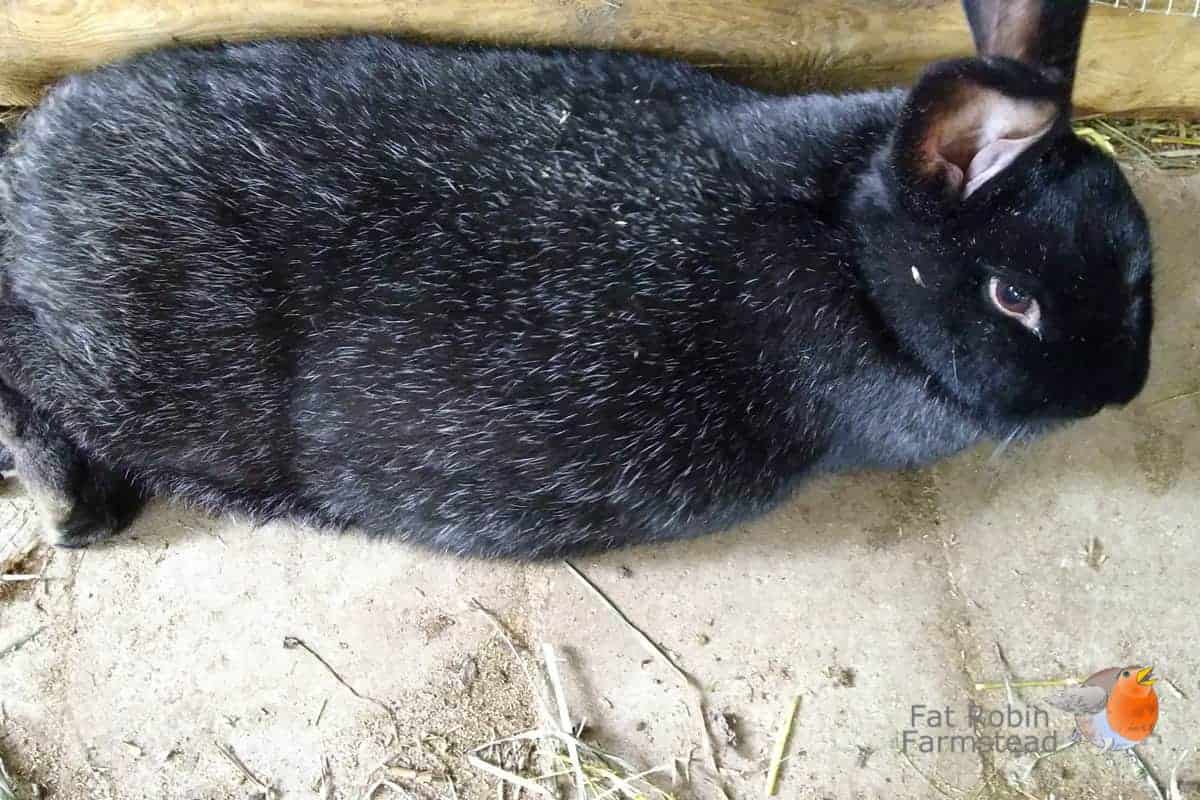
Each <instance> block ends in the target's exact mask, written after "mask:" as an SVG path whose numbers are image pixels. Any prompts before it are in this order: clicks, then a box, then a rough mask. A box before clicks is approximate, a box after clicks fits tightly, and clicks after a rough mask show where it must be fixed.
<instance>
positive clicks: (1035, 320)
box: [988, 278, 1042, 333]
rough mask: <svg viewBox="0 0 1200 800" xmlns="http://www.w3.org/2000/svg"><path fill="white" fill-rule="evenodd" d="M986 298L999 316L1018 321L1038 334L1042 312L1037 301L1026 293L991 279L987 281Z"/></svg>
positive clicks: (1004, 282) (997, 279) (999, 280)
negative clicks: (998, 311)
mask: <svg viewBox="0 0 1200 800" xmlns="http://www.w3.org/2000/svg"><path fill="white" fill-rule="evenodd" d="M988 297H989V298H990V299H991V301H992V304H993V305H995V306H996V308H997V309H999V310H1000V313H1001V314H1004V315H1005V316H1006V317H1012V318H1013V319H1015V320H1017V321H1019V322H1020V323H1021V324H1022V325H1024V326H1025V327H1026V328H1028V329H1029V330H1031V331H1033V332H1034V333H1038V332H1039V325H1040V323H1041V321H1042V312H1041V309H1040V308H1039V307H1038V302H1037V300H1034V299H1033V296H1032V295H1030V294H1029V293H1028V292H1026V291H1024V290H1023V289H1020V288H1018V287H1016V286H1013V285H1012V284H1011V283H1007V282H1006V281H1003V280H1001V279H1000V278H992V279H991V280H990V281H988Z"/></svg>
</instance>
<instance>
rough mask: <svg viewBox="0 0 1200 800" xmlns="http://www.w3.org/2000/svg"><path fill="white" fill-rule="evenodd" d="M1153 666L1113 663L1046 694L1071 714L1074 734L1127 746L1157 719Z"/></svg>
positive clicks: (1100, 742)
mask: <svg viewBox="0 0 1200 800" xmlns="http://www.w3.org/2000/svg"><path fill="white" fill-rule="evenodd" d="M1153 671H1154V667H1113V668H1112V669H1105V670H1101V671H1100V672H1097V673H1096V674H1095V675H1093V676H1091V677H1090V678H1088V679H1087V680H1086V681H1084V682H1083V683H1082V684H1080V685H1079V686H1074V687H1072V688H1070V689H1065V690H1063V691H1061V692H1059V693H1057V694H1055V695H1051V696H1050V697H1048V698H1046V702H1047V703H1048V704H1050V705H1052V706H1054V707H1055V708H1059V709H1062V710H1063V711H1068V712H1070V713H1072V714H1074V715H1075V726H1076V731H1075V738H1076V739H1083V740H1086V741H1089V742H1091V743H1092V744H1094V745H1096V746H1097V747H1100V748H1102V749H1104V750H1128V749H1130V748H1131V747H1134V746H1135V745H1137V744H1138V743H1139V742H1141V741H1142V740H1143V739H1145V738H1146V737H1147V736H1149V735H1150V732H1151V731H1153V730H1154V724H1155V723H1156V722H1158V695H1157V694H1156V693H1155V691H1154V682H1155V681H1156V680H1158V679H1157V678H1154V677H1151V675H1152V673H1153Z"/></svg>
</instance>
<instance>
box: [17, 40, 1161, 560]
mask: <svg viewBox="0 0 1200 800" xmlns="http://www.w3.org/2000/svg"><path fill="white" fill-rule="evenodd" d="M976 63H977V64H978V65H980V66H978V67H976V68H977V69H983V70H987V69H989V67H988V66H987V64H986V62H976ZM1006 63H1007V65H1004V64H1001V62H995V63H994V64H993V66H994V67H995V68H997V69H1000V70H1008V71H1009V72H1013V73H1015V74H1016V75H1017V77H1018V79H1019V78H1020V76H1021V75H1022V73H1021V70H1022V69H1025V74H1026V77H1027V78H1028V82H1029V85H1030V86H1033V87H1035V88H1036V86H1037V85H1039V84H1038V81H1040V80H1042V78H1040V77H1039V76H1038V75H1037V74H1035V73H1034V71H1033V70H1030V69H1028V68H1024V67H1022V65H1019V64H1016V63H1015V62H1006ZM938 79H939V78H938V75H931V78H929V79H927V81H929V80H938ZM930 85H932V84H928V83H927V84H926V86H927V87H928V86H930ZM935 88H936V87H935ZM918 91H920V90H918ZM914 96H915V95H914ZM907 98H908V95H907V94H906V93H904V92H900V91H896V92H888V93H868V94H859V95H851V96H846V97H840V98H834V97H827V96H807V97H793V98H776V97H768V96H764V95H761V94H758V93H756V92H753V91H751V90H749V89H745V88H740V87H736V86H732V85H729V84H726V83H723V82H721V81H720V80H717V79H715V78H713V77H711V76H709V75H707V74H705V73H703V72H701V71H698V70H696V69H693V68H690V67H687V66H683V65H679V64H674V63H669V62H664V61H659V60H654V59H649V58H643V57H638V56H632V55H621V54H612V53H598V52H530V51H514V50H488V49H476V48H434V47H427V46H420V45H415V44H410V43H405V42H401V41H396V40H391V39H386V38H375V37H364V38H350V39H339V40H330V41H310V42H271V43H261V44H248V45H236V46H227V47H217V48H211V49H180V50H172V51H165V52H159V53H153V54H150V55H146V56H142V57H139V58H136V59H134V60H132V61H129V62H127V63H123V64H118V65H115V66H111V67H106V68H103V69H100V70H97V71H95V72H92V73H89V74H86V75H79V76H75V77H71V78H68V79H66V80H65V81H64V82H62V83H61V84H60V85H58V86H57V87H56V88H55V89H53V91H51V93H50V94H49V96H48V97H47V99H46V100H45V102H44V103H43V104H42V105H41V106H40V107H39V108H38V109H37V110H36V111H34V112H33V113H32V114H31V115H30V116H29V118H28V119H26V120H25V121H24V123H23V124H22V126H21V128H20V132H19V136H18V140H17V143H16V144H15V146H14V147H13V148H12V149H11V150H10V152H9V153H8V155H7V157H5V158H4V160H3V163H2V166H0V220H2V223H0V228H2V229H3V233H2V234H0V235H3V236H4V240H3V250H2V251H0V268H2V277H0V280H2V281H3V286H2V301H0V302H2V305H0V378H2V380H3V382H4V383H5V384H6V385H7V387H8V390H9V391H10V392H12V393H13V394H14V395H16V396H19V398H21V400H18V401H13V402H12V403H7V404H6V406H8V407H9V408H8V410H9V412H10V416H12V415H13V414H16V417H17V418H20V417H21V414H23V413H27V414H34V415H36V416H37V418H38V419H40V420H42V421H43V423H44V425H45V426H48V433H47V434H46V435H42V436H40V437H29V436H23V435H22V434H21V430H24V428H22V427H21V425H20V424H18V423H19V419H18V422H12V421H10V423H9V424H5V425H0V439H2V440H3V441H4V443H5V445H7V446H8V447H9V448H10V449H14V450H15V451H17V452H18V456H17V462H18V471H19V473H20V474H21V476H22V477H23V478H25V477H27V476H26V475H25V471H24V470H22V466H21V464H22V459H21V457H20V455H19V452H20V451H21V450H22V449H25V450H31V449H32V450H37V449H38V447H39V446H41V447H49V448H50V450H51V451H53V452H61V453H68V454H72V455H71V457H74V454H78V457H79V458H80V459H82V460H83V461H85V462H86V463H87V464H88V465H90V469H91V470H93V471H94V472H95V473H96V474H100V475H103V476H105V477H104V478H103V479H100V480H93V481H92V484H96V485H99V486H100V488H99V489H95V490H93V491H91V493H90V494H88V493H86V492H82V493H81V492H79V491H76V490H73V489H71V488H70V487H67V488H65V489H63V487H60V489H61V490H62V491H60V494H65V495H66V497H67V498H68V499H69V500H71V501H72V502H73V503H74V504H75V505H76V506H78V505H82V506H85V507H87V508H99V509H100V511H99V512H95V513H93V514H92V515H93V516H98V517H100V518H102V519H103V520H106V522H105V523H104V524H102V525H97V526H94V530H93V529H92V528H89V526H87V525H84V526H83V530H82V531H81V530H79V529H78V528H79V526H75V528H72V529H71V530H70V531H65V530H63V527H64V526H63V525H61V524H60V525H58V532H59V535H60V536H62V537H63V538H64V539H66V540H67V541H68V542H70V543H82V542H85V541H87V540H88V539H89V538H94V537H95V534H97V532H99V533H105V532H107V531H109V530H111V529H112V528H113V527H114V526H115V525H114V523H116V526H119V524H123V523H124V522H125V521H127V520H128V518H129V517H130V516H131V515H132V514H133V513H136V507H137V505H138V504H139V503H140V497H141V493H142V492H163V493H168V494H171V495H176V496H183V497H185V498H190V499H192V500H195V501H199V502H200V503H203V504H205V505H207V506H209V507H212V508H215V509H219V510H236V511H240V512H245V513H250V514H252V515H254V516H256V517H260V518H261V517H276V516H299V517H303V518H307V519H309V520H312V521H315V522H318V523H320V524H324V525H330V526H348V525H354V526H360V527H362V528H364V529H366V530H367V531H369V532H372V533H375V534H378V535H384V536H395V537H399V538H405V539H411V540H414V541H418V542H422V543H424V544H427V545H430V546H432V547H435V548H440V549H445V550H450V551H454V552H457V553H472V554H480V555H488V556H517V557H541V556H550V555H553V554H559V553H564V552H568V551H572V550H577V549H580V548H603V547H612V546H618V545H623V544H627V543H635V542H646V541H652V540H660V539H671V538H676V537H681V536H690V535H695V534H700V533H703V532H706V531H711V530H714V529H718V528H721V527H724V526H727V525H729V524H730V523H732V522H734V521H735V520H738V519H740V518H743V517H746V516H748V515H753V514H757V513H759V512H761V511H763V510H764V509H766V508H768V507H769V506H770V505H771V504H773V503H775V502H776V501H777V500H779V499H780V498H781V497H783V496H784V495H785V494H786V492H787V490H788V489H789V488H790V487H792V486H793V485H794V484H795V483H796V481H797V480H798V479H800V478H802V477H804V476H806V475H809V474H812V473H814V472H816V471H821V470H829V469H845V468H858V467H863V466H884V467H906V466H912V465H917V464H922V463H925V462H928V461H930V460H932V459H936V458H939V457H942V456H945V455H947V454H949V453H953V452H955V451H957V450H960V449H962V448H964V447H967V446H969V445H971V444H973V443H975V442H978V441H980V440H982V439H986V438H1006V437H1010V436H1022V435H1026V434H1032V433H1034V432H1037V431H1039V430H1042V429H1043V428H1045V427H1047V426H1049V425H1052V424H1054V423H1056V422H1058V421H1060V420H1063V419H1065V418H1071V417H1077V416H1082V415H1086V414H1090V413H1093V412H1095V411H1096V410H1098V409H1099V408H1100V407H1101V406H1103V405H1105V404H1109V403H1123V402H1126V401H1128V400H1129V399H1130V398H1131V397H1133V396H1134V395H1135V394H1136V393H1137V392H1138V391H1139V389H1140V388H1141V385H1142V383H1143V381H1144V377H1145V372H1146V366H1147V346H1148V339H1149V331H1150V297H1149V281H1150V276H1149V243H1148V236H1147V232H1146V225H1145V221H1144V218H1143V215H1142V213H1141V211H1140V209H1139V207H1138V205H1137V203H1136V201H1135V200H1134V198H1133V196H1132V194H1131V193H1130V191H1129V189H1128V187H1127V185H1126V183H1125V181H1124V180H1123V178H1122V177H1121V174H1120V172H1119V171H1118V170H1117V168H1116V167H1115V166H1114V165H1113V163H1112V162H1111V161H1110V160H1108V159H1107V158H1105V157H1104V156H1102V155H1100V154H1099V153H1097V152H1096V151H1095V150H1093V149H1091V148H1089V147H1088V146H1086V145H1084V144H1082V143H1081V142H1079V141H1078V140H1076V139H1075V138H1074V137H1073V136H1072V135H1071V134H1070V132H1069V130H1068V129H1067V128H1066V126H1065V125H1059V126H1058V127H1057V128H1056V129H1055V131H1054V132H1053V133H1052V134H1051V135H1050V136H1049V138H1048V140H1047V141H1046V143H1045V144H1043V145H1042V146H1041V147H1040V148H1039V149H1038V151H1037V152H1036V153H1033V154H1032V155H1030V156H1029V157H1028V158H1026V159H1025V160H1024V161H1021V162H1018V164H1017V165H1014V167H1013V168H1011V169H1009V170H1008V171H1007V172H1006V173H1005V174H1004V175H1003V176H1002V178H999V179H996V180H994V181H993V182H992V183H991V184H989V185H988V186H987V187H985V190H984V191H982V192H981V193H978V194H975V195H973V196H972V197H970V198H968V200H966V201H963V202H961V203H953V202H949V201H945V200H943V199H931V198H928V197H926V198H924V199H922V197H923V196H922V195H921V192H922V191H923V190H922V189H921V188H920V183H921V181H919V180H915V181H914V180H912V179H910V176H909V175H908V174H906V171H908V170H910V169H911V168H910V167H907V166H904V165H905V164H908V163H909V161H910V160H911V159H907V158H905V157H900V156H899V155H897V150H896V148H897V147H898V145H897V144H896V142H897V141H900V140H898V139H897V133H896V132H897V130H898V126H900V125H902V124H913V125H918V126H919V125H920V124H921V120H922V119H923V117H922V110H921V108H914V107H913V106H912V104H909V105H907V106H906V101H907ZM906 121H907V122H906ZM904 141H908V140H904ZM912 141H914V142H919V141H921V139H920V136H916V137H915V138H914V139H913V140H912ZM914 266H915V267H918V268H919V272H920V274H921V276H922V278H923V284H924V285H920V284H918V283H917V282H915V280H914V278H913V277H912V275H913V273H912V268H913V267H914ZM994 274H1000V275H1007V276H1014V277H1015V278H1019V279H1020V280H1024V281H1028V282H1029V283H1032V284H1033V285H1034V286H1035V288H1036V290H1037V291H1038V298H1039V301H1040V302H1041V303H1043V305H1044V306H1045V307H1046V308H1045V311H1046V327H1045V330H1044V331H1043V333H1042V338H1041V339H1038V338H1036V337H1035V336H1033V335H1031V334H1030V332H1029V331H1027V330H1025V329H1023V328H1021V327H1020V325H1019V324H1018V323H1016V322H1014V320H1012V319H1009V318H1007V317H1004V316H1002V315H1000V314H999V313H997V312H996V310H995V309H994V308H992V307H991V305H989V303H988V301H987V300H986V298H985V296H984V287H985V285H986V282H987V280H988V278H989V276H991V275H994ZM24 402H27V403H28V405H29V408H28V409H26V411H25V412H22V411H20V409H21V408H24V407H25V406H24V405H23V403H24ZM13 409H16V410H13ZM48 440H53V441H54V442H57V444H54V443H52V444H49V445H46V444H45V443H46V442H47V441H48ZM39 442H41V443H42V444H41V445H39V444H38V443H39ZM126 479H128V480H129V481H132V483H133V484H136V486H138V487H140V488H139V489H138V490H134V489H133V488H132V486H130V485H129V484H127V483H126ZM74 480H78V478H75V479H74ZM85 495H86V496H85Z"/></svg>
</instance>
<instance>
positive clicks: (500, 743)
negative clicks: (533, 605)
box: [466, 601, 676, 800]
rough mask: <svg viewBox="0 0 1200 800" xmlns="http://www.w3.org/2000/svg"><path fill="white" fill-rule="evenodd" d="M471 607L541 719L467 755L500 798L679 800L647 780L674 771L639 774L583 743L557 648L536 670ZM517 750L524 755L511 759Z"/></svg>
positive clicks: (546, 651) (500, 629)
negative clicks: (514, 668) (508, 658)
mask: <svg viewBox="0 0 1200 800" xmlns="http://www.w3.org/2000/svg"><path fill="white" fill-rule="evenodd" d="M472 605H473V606H474V607H475V609H476V610H478V611H479V612H480V613H482V614H484V615H485V616H486V617H487V618H488V620H489V621H490V622H491V623H492V626H493V627H494V628H495V630H496V632H497V633H498V634H499V636H500V637H501V638H502V639H503V640H504V642H505V643H506V644H507V645H508V647H509V648H510V649H511V650H512V653H513V655H514V657H516V659H517V663H518V664H519V665H520V667H521V670H522V671H523V672H524V675H525V679H526V681H527V682H528V683H529V685H530V688H531V690H532V694H533V696H534V697H535V698H536V702H537V704H538V709H539V712H540V717H541V719H542V724H541V725H540V726H539V727H537V728H534V729H532V730H527V731H523V732H521V733H517V734H514V735H512V736H505V737H502V738H499V739H494V740H492V741H489V742H486V743H484V744H482V745H479V746H478V747H476V748H474V749H472V750H470V751H469V752H468V753H467V757H466V760H467V763H468V764H470V765H471V766H472V767H473V768H474V769H476V770H477V771H479V772H481V773H483V774H485V775H487V776H490V777H492V778H494V779H495V780H496V781H497V783H498V789H499V791H500V792H501V794H500V796H501V797H503V796H505V795H504V790H505V788H508V789H510V790H512V796H518V795H520V793H522V792H524V793H525V794H526V795H528V796H530V797H542V798H546V800H561V799H562V798H567V797H572V796H573V797H574V798H575V800H676V798H675V796H674V795H672V794H671V793H670V792H668V791H666V790H664V789H661V788H659V787H658V786H655V785H654V784H652V783H650V782H649V780H648V779H649V778H650V777H652V776H654V775H669V776H674V774H675V770H674V768H673V767H672V766H669V765H664V766H658V767H653V768H651V769H638V768H637V767H636V766H635V765H633V764H632V763H631V762H629V761H627V760H625V759H623V758H621V757H620V756H617V755H614V754H613V753H609V752H606V751H605V750H604V749H602V748H601V747H599V746H597V745H595V744H592V743H590V742H587V741H584V740H583V739H581V738H580V730H581V727H582V726H578V725H576V724H575V723H574V722H573V721H572V718H571V713H570V709H569V708H568V706H567V701H566V692H565V691H564V690H563V684H562V678H561V675H560V673H559V669H558V664H559V658H558V655H557V653H556V652H555V650H554V647H553V646H552V645H549V644H543V645H542V657H543V658H542V664H541V665H540V668H536V667H531V666H530V664H529V661H530V660H531V659H529V658H527V657H524V656H522V654H521V651H520V650H519V649H518V647H517V645H516V644H515V643H514V642H513V640H512V638H511V637H510V636H509V634H508V631H507V630H506V629H505V628H504V626H503V624H502V623H501V622H500V621H499V619H497V618H496V616H495V615H494V614H492V613H491V612H490V611H488V610H487V609H486V608H484V607H483V606H482V605H480V604H479V602H478V601H472ZM535 669H536V670H537V671H536V674H535V671H534V670H535ZM514 749H515V750H517V751H519V752H522V753H523V754H524V755H523V756H521V757H519V758H517V759H513V758H511V755H512V753H513V751H514ZM532 753H536V754H538V755H540V756H541V759H540V761H541V764H540V766H539V765H534V764H532V763H530V762H531V761H532V760H534V759H530V758H529V757H528V756H529V755H531V754H532ZM513 761H515V762H516V763H513ZM568 787H569V788H568Z"/></svg>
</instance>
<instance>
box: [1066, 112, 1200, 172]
mask: <svg viewBox="0 0 1200 800" xmlns="http://www.w3.org/2000/svg"><path fill="white" fill-rule="evenodd" d="M1075 133H1076V134H1077V135H1078V136H1079V137H1080V138H1081V139H1084V140H1085V141H1087V142H1090V143H1091V144H1093V145H1095V146H1096V147H1098V148H1100V149H1101V150H1103V151H1104V152H1106V153H1108V154H1109V155H1111V156H1113V157H1114V158H1117V159H1119V160H1121V161H1126V162H1129V163H1131V164H1143V165H1147V166H1153V167H1156V168H1158V169H1163V170H1181V171H1185V172H1194V171H1200V121H1194V120H1193V121H1189V120H1182V119H1176V120H1153V119H1124V118H1119V117H1108V116H1104V115H1094V116H1089V117H1080V118H1079V119H1077V120H1076V121H1075Z"/></svg>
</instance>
